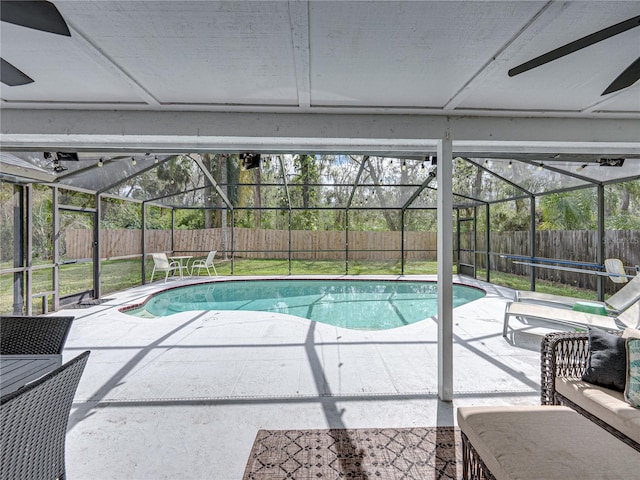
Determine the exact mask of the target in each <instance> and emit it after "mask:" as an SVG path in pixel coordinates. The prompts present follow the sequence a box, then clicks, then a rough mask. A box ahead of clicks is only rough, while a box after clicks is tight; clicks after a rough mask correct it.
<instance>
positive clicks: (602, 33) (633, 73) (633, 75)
mask: <svg viewBox="0 0 640 480" xmlns="http://www.w3.org/2000/svg"><path fill="white" fill-rule="evenodd" d="M638 26H640V15H638V16H637V17H633V18H630V19H628V20H625V21H623V22H620V23H616V24H615V25H611V26H610V27H607V28H603V29H602V30H599V31H597V32H595V33H592V34H591V35H587V36H586V37H582V38H579V39H578V40H574V41H573V42H570V43H567V44H566V45H563V46H561V47H558V48H556V49H555V50H551V51H550V52H547V53H545V54H543V55H540V56H539V57H536V58H534V59H532V60H529V61H528V62H525V63H522V64H520V65H518V66H517V67H513V68H512V69H511V70H509V72H508V74H509V76H510V77H514V76H516V75H519V74H521V73H524V72H526V71H528V70H531V69H533V68H536V67H539V66H541V65H544V64H545V63H549V62H552V61H554V60H557V59H559V58H562V57H564V56H565V55H569V54H570V53H573V52H577V51H578V50H582V49H583V48H586V47H589V46H591V45H593V44H595V43H598V42H602V41H603V40H606V39H607V38H610V37H613V36H615V35H618V34H620V33H623V32H626V31H627V30H631V29H632V28H635V27H638ZM639 79H640V57H639V58H638V59H636V61H635V62H633V63H632V64H631V65H629V66H628V67H627V68H626V69H625V70H624V71H623V72H622V73H621V74H620V75H618V76H617V77H616V79H615V80H614V81H613V82H611V84H610V85H609V86H608V87H607V88H606V89H605V91H604V92H602V94H601V95H607V94H609V93H613V92H617V91H618V90H622V89H623V88H627V87H630V86H631V85H633V84H634V83H636V82H637V81H638V80H639Z"/></svg>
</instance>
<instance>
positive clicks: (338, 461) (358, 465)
mask: <svg viewBox="0 0 640 480" xmlns="http://www.w3.org/2000/svg"><path fill="white" fill-rule="evenodd" d="M461 465H462V443H461V440H460V432H459V430H458V429H457V428H454V427H427V428H382V429H333V430H260V431H259V432H258V434H257V435H256V439H255V441H254V443H253V448H252V449H251V454H250V455H249V461H248V462H247V467H246V469H245V472H244V477H243V478H244V480H275V479H298V480H302V479H323V480H324V479H338V478H348V479H358V480H365V479H376V480H378V479H379V480H398V479H406V480H409V479H415V480H429V479H438V480H446V479H456V480H458V479H461V478H462V468H461Z"/></svg>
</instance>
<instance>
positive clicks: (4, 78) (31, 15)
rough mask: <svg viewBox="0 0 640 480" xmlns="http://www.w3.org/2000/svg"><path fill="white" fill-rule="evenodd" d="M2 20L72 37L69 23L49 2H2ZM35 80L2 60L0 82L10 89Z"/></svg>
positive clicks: (37, 0)
mask: <svg viewBox="0 0 640 480" xmlns="http://www.w3.org/2000/svg"><path fill="white" fill-rule="evenodd" d="M0 20H2V21H3V22H8V23H13V24H14V25H20V26H21V27H27V28H33V29H35V30H41V31H43V32H49V33H55V34H57V35H65V36H67V37H70V36H71V32H69V27H67V23H66V22H65V21H64V18H62V15H61V14H60V12H59V11H58V9H57V8H56V6H55V5H54V4H53V3H51V2H47V1H41V0H35V1H30V0H27V1H13V0H2V3H1V4H0ZM33 81H34V80H33V79H32V78H31V77H30V76H29V75H27V74H26V73H24V72H23V71H22V70H20V69H19V68H17V67H16V66H14V65H12V64H11V63H9V62H7V61H6V60H5V59H4V58H0V82H2V83H4V84H5V85H8V86H10V87H15V86H18V85H27V84H29V83H33Z"/></svg>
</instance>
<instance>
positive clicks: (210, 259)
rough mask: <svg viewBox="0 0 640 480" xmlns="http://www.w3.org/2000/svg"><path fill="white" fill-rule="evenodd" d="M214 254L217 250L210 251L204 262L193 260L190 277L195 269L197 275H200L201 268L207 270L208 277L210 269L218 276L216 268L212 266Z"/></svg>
mask: <svg viewBox="0 0 640 480" xmlns="http://www.w3.org/2000/svg"><path fill="white" fill-rule="evenodd" d="M216 253H218V251H217V250H211V251H210V252H209V255H207V259H206V260H194V261H193V263H192V264H191V276H193V271H194V270H195V269H196V268H197V269H198V275H200V270H201V269H203V268H204V269H206V270H207V273H208V274H209V276H211V271H210V270H209V269H210V268H213V271H214V272H215V274H216V275H218V271H217V270H216V266H215V265H214V264H213V259H214V257H215V256H216Z"/></svg>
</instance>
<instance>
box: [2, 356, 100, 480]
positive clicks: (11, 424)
mask: <svg viewBox="0 0 640 480" xmlns="http://www.w3.org/2000/svg"><path fill="white" fill-rule="evenodd" d="M89 354H90V352H89V351H86V352H84V353H82V354H81V355H79V356H77V357H76V358H74V359H73V360H71V361H69V362H67V363H65V364H64V365H62V366H61V367H59V368H57V369H56V370H54V371H53V372H51V373H48V374H47V375H45V376H43V377H42V378H39V379H38V380H35V381H34V382H32V383H29V384H27V385H25V386H24V387H22V388H20V389H19V390H16V391H15V392H12V393H9V394H7V395H5V396H4V397H2V398H0V478H1V479H2V480H9V479H11V480H21V479H24V480H33V479H64V478H65V440H66V438H65V437H66V433H67V422H68V420H69V412H70V410H71V404H72V402H73V397H74V395H75V392H76V389H77V387H78V382H79V381H80V377H81V375H82V372H83V370H84V367H85V364H86V363H87V359H88V358H89Z"/></svg>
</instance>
